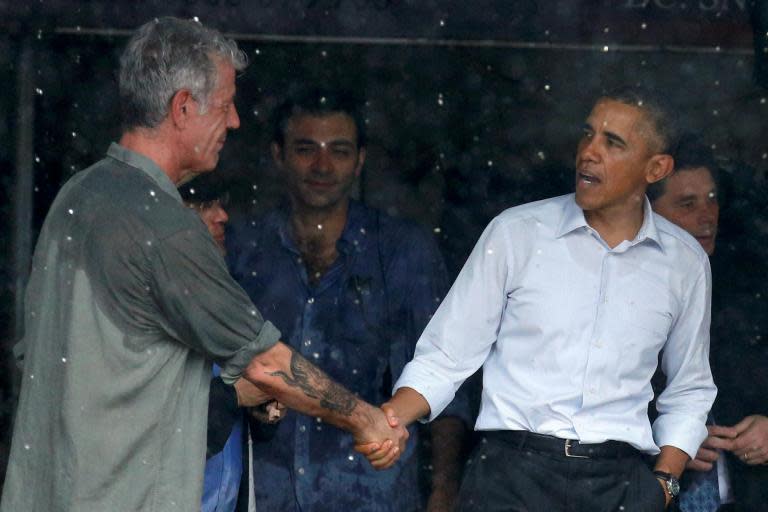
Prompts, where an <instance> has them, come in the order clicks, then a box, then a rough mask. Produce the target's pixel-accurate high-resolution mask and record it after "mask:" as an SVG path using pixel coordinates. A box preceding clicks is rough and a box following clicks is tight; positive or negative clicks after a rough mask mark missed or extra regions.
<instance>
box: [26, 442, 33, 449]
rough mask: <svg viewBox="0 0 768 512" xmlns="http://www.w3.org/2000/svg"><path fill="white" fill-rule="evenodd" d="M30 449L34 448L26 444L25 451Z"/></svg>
mask: <svg viewBox="0 0 768 512" xmlns="http://www.w3.org/2000/svg"><path fill="white" fill-rule="evenodd" d="M30 448H32V447H31V446H29V445H28V444H27V443H24V449H25V450H29V449H30Z"/></svg>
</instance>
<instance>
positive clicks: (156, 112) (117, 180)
mask: <svg viewBox="0 0 768 512" xmlns="http://www.w3.org/2000/svg"><path fill="white" fill-rule="evenodd" d="M244 67H245V57H244V55H243V54H242V53H241V52H240V51H239V50H238V49H237V46H236V45H235V43H234V42H232V41H230V40H227V39H226V38H224V37H223V36H222V35H221V34H219V33H218V32H216V31H214V30H210V29H207V28H205V27H203V26H202V25H200V24H198V23H193V22H191V21H183V20H178V19H174V18H163V19H159V20H155V21H153V22H150V23H147V24H146V25H144V26H142V27H141V28H140V29H139V30H138V31H137V33H136V34H135V35H134V36H133V37H132V38H131V40H130V41H129V43H128V47H127V48H126V50H125V52H124V54H123V56H122V59H121V72H120V96H121V102H122V106H123V110H124V123H125V125H124V132H123V135H122V137H121V139H120V142H119V144H113V145H112V146H111V147H110V148H109V151H108V153H107V156H106V158H104V159H103V160H101V161H100V162H97V163H96V164H95V165H93V166H91V167H90V168H88V169H86V170H85V171H83V172H81V173H79V174H78V175H76V176H75V177H74V178H72V179H71V180H70V181H69V182H68V183H67V184H66V185H65V186H64V187H63V189H62V190H61V192H60V193H59V195H58V197H57V198H56V200H55V202H54V204H53V205H52V207H51V210H50V212H49V214H48V217H47V218H46V221H45V224H44V226H43V230H42V232H41V234H40V239H39V241H38V244H37V248H36V250H35V256H34V261H33V269H32V274H31V277H30V282H29V285H28V288H27V299H26V304H27V309H26V319H25V338H24V340H23V345H24V352H25V360H24V373H23V383H22V387H21V396H20V398H19V407H18V412H17V415H16V423H15V425H14V435H13V445H12V448H11V456H10V462H9V467H8V472H7V477H6V482H5V488H4V490H3V498H2V503H1V504H0V510H2V511H3V512H17V511H31V512H34V511H46V512H47V511H78V512H80V511H86V512H87V511H107V510H115V511H117V510H119V511H128V510H132V511H133V510H141V511H144V512H159V511H163V512H165V511H170V510H184V511H189V510H197V509H199V506H200V494H201V485H202V477H203V461H204V460H205V446H206V444H205V433H206V432H205V425H206V410H207V402H208V385H209V380H210V374H211V361H214V362H216V363H217V364H218V365H219V366H220V367H221V369H222V370H221V375H222V378H223V380H224V381H225V382H226V383H228V384H233V383H235V382H237V381H238V379H240V378H243V377H244V378H246V379H247V380H249V381H251V382H252V383H254V384H255V385H257V386H258V387H259V388H261V389H262V390H263V391H265V392H267V393H268V394H269V395H271V396H273V397H275V398H277V399H279V400H280V402H281V403H284V404H286V405H287V406H289V407H292V408H294V409H296V410H298V411H301V412H304V413H307V414H311V415H314V416H317V417H318V418H320V419H322V420H323V421H326V422H328V423H330V424H333V425H335V426H338V427H340V428H343V429H345V430H348V431H350V432H351V433H352V434H353V435H354V437H355V439H356V441H360V442H364V441H373V442H374V444H377V445H381V446H382V448H383V449H382V450H380V451H385V452H386V454H385V455H384V456H382V457H381V458H376V457H375V456H372V458H373V459H375V460H373V461H372V462H373V464H374V466H376V467H380V468H383V467H388V466H389V465H391V464H392V463H394V461H395V460H396V459H397V457H398V456H399V452H400V451H401V450H402V449H403V447H404V445H405V441H406V439H407V435H408V434H407V431H406V430H405V429H403V428H394V429H393V428H391V427H389V425H388V424H387V421H386V419H385V417H384V415H383V413H382V412H381V411H380V410H379V409H376V408H374V407H372V406H370V405H368V404H367V403H365V402H363V401H361V400H359V399H358V398H357V397H355V396H354V395H353V394H352V393H350V392H349V391H347V390H346V389H344V388H343V387H341V386H339V385H338V384H336V383H335V382H333V381H332V380H330V379H329V378H328V377H327V376H326V375H325V374H324V373H323V372H322V371H320V370H319V369H317V368H316V367H315V366H313V365H312V364H310V363H309V362H307V361H306V360H305V359H303V358H302V357H301V356H300V355H299V354H297V353H296V352H294V351H293V350H291V349H290V348H289V347H287V346H286V345H284V344H283V343H281V342H280V341H279V338H280V333H279V332H278V331H277V329H276V328H275V327H274V326H273V325H272V324H271V323H270V322H268V321H265V320H264V319H263V318H262V317H261V315H260V314H259V312H258V311H257V310H256V308H255V307H254V306H253V304H252V303H251V302H250V300H249V299H248V297H247V295H246V294H245V293H244V292H243V291H242V289H240V287H239V286H237V285H236V284H235V283H234V282H233V281H232V279H231V278H230V277H229V274H228V272H227V269H226V266H225V264H224V261H223V259H222V257H221V253H220V250H219V248H218V246H217V245H216V243H215V242H214V240H213V239H212V238H211V236H210V235H209V233H208V231H207V229H206V228H205V226H204V225H203V223H201V222H200V221H199V219H198V218H197V214H196V213H195V212H193V211H191V210H190V209H189V208H185V207H184V206H183V204H182V201H181V198H180V196H179V193H178V191H177V190H176V187H177V186H178V185H180V184H182V183H184V182H186V181H189V180H190V179H192V178H193V177H194V176H196V175H198V174H201V173H205V172H209V171H211V170H213V169H214V167H215V166H216V164H217V162H218V158H219V152H220V151H221V148H222V147H223V145H224V141H225V139H226V135H227V132H228V131H229V130H233V129H236V128H237V127H238V126H239V124H240V120H239V118H238V115H237V110H236V108H235V105H234V102H233V100H234V96H235V72H236V71H238V70H242V69H243V68H244Z"/></svg>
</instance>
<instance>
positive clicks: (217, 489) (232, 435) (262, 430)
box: [179, 174, 285, 512]
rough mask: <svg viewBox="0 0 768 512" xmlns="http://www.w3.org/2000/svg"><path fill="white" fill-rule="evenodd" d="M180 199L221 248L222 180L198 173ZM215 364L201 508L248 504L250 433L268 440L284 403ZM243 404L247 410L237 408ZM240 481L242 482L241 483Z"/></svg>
mask: <svg viewBox="0 0 768 512" xmlns="http://www.w3.org/2000/svg"><path fill="white" fill-rule="evenodd" d="M179 194H180V195H181V199H182V201H184V204H185V205H186V206H188V207H189V208H192V209H193V210H194V211H195V212H197V214H198V215H199V216H200V220H202V221H203V223H204V224H205V227H206V228H208V232H209V233H210V234H211V237H212V238H213V240H214V241H215V242H216V244H217V245H218V246H219V249H220V250H221V252H222V254H225V253H226V246H225V244H224V240H225V237H226V231H225V226H226V224H227V222H228V221H229V214H228V213H227V210H226V206H227V202H228V198H229V194H228V193H227V191H226V184H225V182H223V181H222V180H220V179H218V178H217V177H216V176H215V175H213V174H204V175H203V176H201V177H199V178H197V179H195V180H194V181H193V182H191V183H187V184H185V185H183V186H181V187H179ZM220 374H221V368H219V366H218V365H216V364H214V365H213V378H212V379H211V386H210V391H209V394H208V430H207V443H206V444H207V447H206V463H205V475H204V482H203V498H202V503H201V507H200V509H201V511H203V512H206V511H211V512H213V511H217V512H226V511H235V510H238V511H239V510H243V511H245V510H248V508H247V507H248V503H249V499H250V502H252V501H253V500H252V494H253V478H252V475H250V472H249V471H247V468H248V466H247V465H246V472H245V473H243V459H244V457H245V460H249V459H248V457H249V456H250V453H251V452H250V447H249V444H248V443H250V442H251V440H252V439H254V438H255V439H257V440H268V439H270V438H271V435H270V430H269V429H268V428H267V427H265V425H269V424H274V423H276V422H277V421H280V419H282V417H284V413H285V406H283V405H282V404H280V403H279V402H277V401H276V400H274V399H272V397H270V396H269V395H268V394H266V393H264V392H263V391H261V390H260V389H259V388H257V387H256V386H254V385H253V384H251V383H250V382H248V381H247V380H245V379H240V380H238V381H237V382H235V385H234V386H229V385H227V384H225V383H224V381H223V380H222V378H221V375H220ZM242 408H247V409H246V410H247V412H248V414H243V409H242ZM241 484H244V485H243V486H241Z"/></svg>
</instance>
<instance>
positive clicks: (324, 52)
mask: <svg viewBox="0 0 768 512" xmlns="http://www.w3.org/2000/svg"><path fill="white" fill-rule="evenodd" d="M320 55H322V56H323V57H327V56H328V52H327V51H325V50H323V51H321V52H320Z"/></svg>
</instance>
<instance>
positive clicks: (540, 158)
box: [536, 151, 547, 160]
mask: <svg viewBox="0 0 768 512" xmlns="http://www.w3.org/2000/svg"><path fill="white" fill-rule="evenodd" d="M536 156H538V157H539V160H546V159H547V155H546V153H544V152H543V151H539V152H537V153H536Z"/></svg>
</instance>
